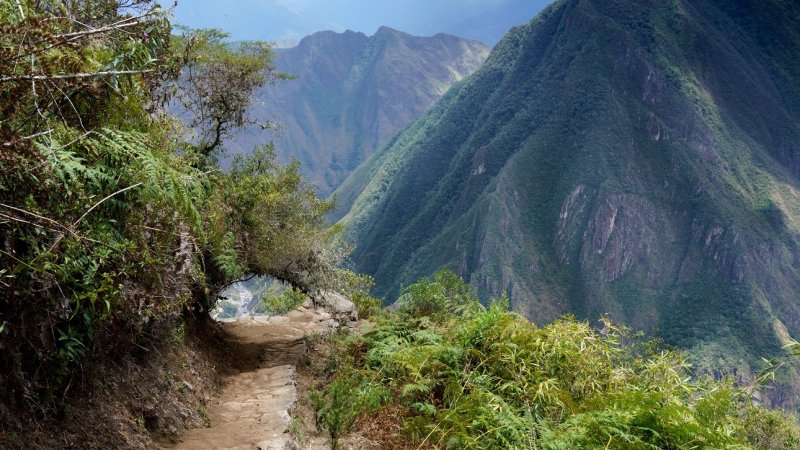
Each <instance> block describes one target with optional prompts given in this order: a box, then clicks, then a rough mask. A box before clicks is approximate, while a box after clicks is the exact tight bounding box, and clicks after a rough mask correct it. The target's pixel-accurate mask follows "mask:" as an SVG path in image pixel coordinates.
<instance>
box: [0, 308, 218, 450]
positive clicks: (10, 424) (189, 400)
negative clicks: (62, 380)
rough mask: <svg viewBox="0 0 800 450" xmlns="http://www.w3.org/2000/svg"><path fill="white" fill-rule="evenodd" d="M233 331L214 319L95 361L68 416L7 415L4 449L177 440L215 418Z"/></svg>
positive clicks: (0, 434) (1, 426)
mask: <svg viewBox="0 0 800 450" xmlns="http://www.w3.org/2000/svg"><path fill="white" fill-rule="evenodd" d="M226 336H227V334H226V333H225V332H224V331H223V330H222V329H221V328H220V327H219V325H217V324H216V323H213V322H209V323H206V324H203V325H199V326H198V328H197V329H186V328H185V327H183V326H178V327H177V328H173V329H171V330H167V331H166V332H165V336H162V337H160V338H154V339H153V343H152V344H145V345H144V346H142V347H139V348H138V350H137V351H136V352H133V353H132V354H128V355H127V356H125V357H122V358H120V359H118V360H104V361H95V362H91V363H90V364H87V365H86V366H85V371H86V372H85V373H84V375H83V377H82V378H83V380H85V381H84V384H82V385H79V386H74V387H73V389H72V390H71V396H70V398H69V399H67V401H66V406H65V407H64V410H63V416H62V417H59V418H49V419H46V420H42V419H40V418H37V417H35V416H33V415H29V414H25V413H20V412H17V413H16V414H15V416H14V419H15V420H13V421H12V420H5V419H4V420H2V421H0V448H3V449H54V448H58V449H109V448H120V449H122V448H124V449H154V448H158V447H159V445H160V443H164V442H170V441H174V440H176V439H177V436H178V433H179V432H180V430H184V429H189V428H195V427H201V426H204V425H205V424H207V423H208V415H207V411H206V405H207V404H208V403H209V402H210V401H211V398H212V397H213V395H214V394H215V392H216V391H217V388H218V386H219V383H220V377H219V376H218V368H221V367H226V366H228V365H229V364H230V363H231V359H232V358H231V357H230V356H231V354H232V352H231V350H232V349H233V347H232V346H231V345H230V344H229V342H228V340H227V338H226ZM156 343H157V344H156ZM0 407H2V405H0Z"/></svg>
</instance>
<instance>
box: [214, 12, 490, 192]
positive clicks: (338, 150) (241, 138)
mask: <svg viewBox="0 0 800 450" xmlns="http://www.w3.org/2000/svg"><path fill="white" fill-rule="evenodd" d="M488 53H489V49H488V48H487V47H486V46H484V45H483V44H480V43H478V42H474V41H468V40H465V39H460V38H456V37H453V36H448V35H444V34H439V35H436V36H433V37H424V38H423V37H415V36H411V35H408V34H405V33H402V32H399V31H396V30H392V29H390V28H387V27H382V28H380V29H379V30H378V31H377V33H375V35H373V36H370V37H367V36H366V35H364V34H362V33H355V32H352V31H347V32H344V33H334V32H332V31H323V32H319V33H315V34H313V35H311V36H308V37H306V38H304V39H303V40H302V41H300V44H299V45H298V46H297V47H294V48H291V49H286V50H282V51H280V52H279V53H278V55H277V59H276V61H275V65H276V66H277V67H278V69H279V70H280V71H282V72H284V73H288V74H292V75H296V76H297V77H298V78H297V79H296V80H291V81H286V82H281V83H280V84H279V85H277V86H268V87H266V88H264V89H262V90H260V91H259V92H257V94H256V96H257V102H256V103H257V105H256V107H255V111H254V116H255V117H259V118H260V119H262V120H267V119H270V120H274V121H277V122H279V123H281V124H282V126H283V127H282V129H281V130H280V132H279V133H278V135H277V137H276V136H274V135H272V134H270V133H262V132H261V130H260V129H258V128H256V127H254V128H251V129H247V130H245V131H243V132H242V133H240V134H239V135H238V136H237V138H236V139H235V140H234V141H233V142H231V143H229V144H228V147H229V148H230V149H231V150H233V152H234V153H236V152H246V151H249V150H250V149H251V148H252V147H253V146H254V145H256V144H262V143H266V142H268V141H270V140H274V141H275V145H276V150H277V152H278V156H279V160H281V161H284V162H288V161H290V160H291V159H292V158H297V159H298V160H299V161H300V162H301V163H302V169H301V170H302V171H303V173H304V175H305V176H306V178H307V179H308V180H309V181H311V182H313V183H315V184H316V185H317V186H318V189H319V191H320V193H321V194H323V195H327V194H328V193H330V192H331V191H332V190H333V189H334V188H336V187H338V186H339V184H340V183H341V182H342V180H343V179H344V178H345V177H346V176H347V175H349V174H350V172H352V171H353V169H355V168H356V167H357V166H358V165H359V164H360V163H361V162H362V161H364V160H365V159H367V158H368V157H369V156H370V155H371V154H372V153H373V152H374V151H375V150H376V149H378V148H380V147H381V146H383V145H384V144H385V143H386V142H387V141H388V140H389V138H390V137H391V136H393V135H394V134H396V133H397V132H398V131H399V130H401V129H402V128H404V127H405V126H406V125H408V124H409V123H410V122H411V121H412V120H414V119H416V118H417V117H419V116H420V115H421V114H422V113H424V112H425V111H426V110H427V109H428V108H429V107H430V106H431V105H432V104H433V103H434V102H435V101H436V100H437V99H439V98H440V97H441V96H442V94H444V93H445V92H446V91H447V89H448V88H449V87H450V86H451V85H452V84H453V83H455V82H457V81H459V80H461V79H462V78H464V77H465V76H466V75H468V74H470V73H472V72H473V71H475V70H476V69H477V68H478V67H479V66H480V64H481V63H482V62H483V60H484V59H485V58H486V56H487V55H488ZM348 206H349V205H348Z"/></svg>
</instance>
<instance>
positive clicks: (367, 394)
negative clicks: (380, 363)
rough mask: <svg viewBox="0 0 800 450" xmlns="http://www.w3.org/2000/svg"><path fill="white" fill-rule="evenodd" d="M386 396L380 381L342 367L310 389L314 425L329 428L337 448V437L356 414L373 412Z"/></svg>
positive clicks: (346, 428) (347, 426) (333, 444)
mask: <svg viewBox="0 0 800 450" xmlns="http://www.w3.org/2000/svg"><path fill="white" fill-rule="evenodd" d="M388 397H389V392H388V390H387V389H386V388H385V387H383V386H382V385H381V384H379V383H376V382H374V381H372V380H371V379H369V378H368V377H365V376H363V374H362V373H360V372H358V371H356V370H353V369H352V366H350V367H349V370H345V371H343V372H341V373H340V374H339V376H337V377H336V378H334V380H333V381H332V382H331V383H330V384H328V385H327V386H326V387H325V388H324V389H323V390H322V391H311V392H309V400H310V401H311V405H312V407H313V408H314V411H315V413H316V420H317V426H318V427H319V426H321V427H323V428H324V429H326V430H328V433H329V434H330V437H331V446H332V447H333V448H334V449H336V448H338V442H339V438H340V437H341V436H342V434H344V433H345V432H346V431H347V430H349V429H350V427H352V426H353V423H354V422H355V420H356V419H357V418H358V416H359V415H361V414H365V413H370V412H374V411H376V410H377V409H378V408H379V407H380V406H381V405H383V404H384V403H385V402H386V401H387V400H388Z"/></svg>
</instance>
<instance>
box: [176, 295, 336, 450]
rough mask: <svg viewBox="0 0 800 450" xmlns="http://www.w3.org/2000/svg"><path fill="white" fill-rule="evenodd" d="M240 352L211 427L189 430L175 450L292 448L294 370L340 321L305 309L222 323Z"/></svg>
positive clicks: (213, 411)
mask: <svg viewBox="0 0 800 450" xmlns="http://www.w3.org/2000/svg"><path fill="white" fill-rule="evenodd" d="M222 327H223V329H224V330H225V331H226V332H227V333H229V335H230V336H231V338H232V343H233V349H232V350H233V351H234V352H235V354H236V358H235V361H234V362H233V364H232V366H231V369H232V370H231V372H230V373H229V374H228V375H227V376H226V377H225V379H224V381H223V388H222V390H221V392H220V393H219V396H218V397H217V398H215V399H214V400H213V402H212V404H211V406H210V407H209V419H210V424H211V426H210V427H209V428H198V429H194V430H190V431H189V432H188V433H186V435H185V436H184V437H183V439H182V440H181V442H180V443H178V444H176V445H172V446H165V448H174V449H181V450H185V449H261V450H268V449H269V450H272V449H291V448H296V442H295V440H294V439H293V438H292V436H291V435H290V434H289V432H288V431H289V425H290V421H291V418H290V416H289V410H290V409H292V407H293V406H294V404H295V402H296V401H297V389H296V386H295V372H296V367H297V364H298V362H300V361H301V359H303V358H304V357H305V356H306V353H307V346H306V339H308V337H309V336H311V335H314V334H315V333H317V334H327V333H330V332H331V331H332V330H334V329H335V328H336V322H335V321H334V320H333V319H332V318H331V316H330V315H329V314H328V313H326V312H322V311H317V310H311V309H305V308H300V309H299V310H297V311H293V312H291V313H289V314H288V315H287V316H284V317H271V318H269V319H265V318H262V319H259V318H256V319H244V320H239V321H236V322H230V323H225V324H222Z"/></svg>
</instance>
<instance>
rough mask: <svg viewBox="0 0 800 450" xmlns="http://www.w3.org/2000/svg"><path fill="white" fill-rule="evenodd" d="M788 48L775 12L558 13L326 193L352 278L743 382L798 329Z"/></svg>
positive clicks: (793, 78) (750, 5)
mask: <svg viewBox="0 0 800 450" xmlns="http://www.w3.org/2000/svg"><path fill="white" fill-rule="evenodd" d="M798 54H800V4H798V3H797V2H794V1H790V0H768V1H761V2H753V1H749V0H726V1H715V0H675V1H671V2H662V1H657V0H643V1H639V2H628V1H623V0H563V1H558V2H556V3H555V4H553V5H551V6H550V7H548V8H546V9H545V10H544V11H543V12H542V13H541V14H539V15H538V16H537V17H536V18H534V19H533V20H532V21H531V22H530V23H528V24H527V25H524V26H520V27H517V28H514V29H513V30H512V31H511V32H509V34H508V35H507V36H506V37H505V38H504V39H503V40H502V41H501V42H500V43H499V44H498V45H497V46H496V47H495V49H494V50H493V52H492V54H491V55H490V56H489V58H488V59H487V61H486V63H485V64H484V65H483V66H482V67H481V69H480V70H479V71H478V72H476V73H475V74H474V75H472V76H470V77H468V78H467V79H465V80H464V81H462V82H460V83H458V84H457V85H455V86H454V87H453V88H452V89H451V90H450V91H449V92H448V93H447V94H446V95H445V96H444V97H443V98H442V99H441V100H440V101H439V102H437V104H436V105H435V106H434V107H433V108H432V109H431V110H430V111H429V112H428V113H426V114H425V115H424V116H423V117H421V118H420V119H419V120H417V121H416V122H414V123H413V124H412V125H410V126H409V127H408V128H407V129H405V130H404V131H403V132H402V133H400V134H399V135H398V136H397V137H395V138H394V139H393V140H392V142H391V144H390V145H387V146H386V147H384V148H383V149H382V150H380V151H379V152H377V153H376V154H375V155H374V156H373V157H372V158H370V160H368V161H367V162H366V163H365V164H364V165H362V166H361V167H360V168H359V169H358V170H357V171H356V172H355V173H354V174H353V175H352V176H351V178H350V179H349V180H347V181H346V182H345V183H344V184H343V186H342V187H341V188H340V189H339V191H338V194H339V195H340V196H342V197H347V196H353V197H357V200H356V201H355V203H354V205H353V207H352V209H351V210H350V212H349V213H348V214H347V216H346V217H344V219H342V223H344V224H346V225H347V226H348V229H349V231H348V233H349V235H350V238H351V239H352V240H353V241H354V242H355V243H356V244H357V249H356V250H355V252H354V254H353V255H352V261H353V265H354V266H355V268H356V269H357V270H360V271H363V272H366V273H368V274H370V275H373V276H374V277H375V278H376V283H377V284H376V293H377V294H379V295H383V296H386V298H387V300H389V301H391V300H392V299H394V298H396V296H397V295H398V290H399V286H401V285H405V284H407V283H409V282H411V281H413V280H415V279H417V277H419V276H420V275H428V274H431V273H433V272H434V271H435V270H436V269H438V268H440V267H449V268H451V269H453V270H455V271H457V272H458V273H459V274H460V275H461V276H462V277H464V278H465V279H466V280H467V281H469V282H470V283H471V284H472V285H473V286H475V287H476V288H477V289H478V290H479V291H480V293H481V295H482V297H483V298H484V299H487V298H489V297H490V296H493V295H498V294H499V293H501V292H507V293H508V294H509V296H510V300H511V304H512V307H513V309H514V310H516V311H518V312H519V313H521V314H523V315H525V316H526V317H528V318H530V319H532V320H534V321H537V322H543V321H551V320H553V319H555V318H557V317H558V316H559V315H562V314H565V313H572V314H575V315H577V316H578V317H580V318H586V319H590V320H592V319H597V318H598V317H600V316H601V315H603V314H609V315H610V316H611V317H612V318H614V319H618V320H621V321H623V322H624V323H626V324H628V325H631V326H633V327H635V328H638V329H644V330H648V331H651V332H656V333H658V335H660V336H661V337H663V338H664V339H665V340H666V341H667V342H668V343H670V344H674V345H678V346H680V347H683V348H686V349H690V350H691V351H692V353H693V354H694V355H697V360H696V364H697V366H698V367H700V368H703V367H712V366H728V367H736V366H737V365H738V366H740V368H739V369H736V372H734V373H735V374H736V375H737V376H747V375H748V369H747V367H748V363H750V364H755V363H756V362H757V357H758V356H767V355H771V354H775V353H776V352H778V351H779V349H780V348H781V346H782V345H783V344H784V343H785V342H787V339H788V336H790V335H793V336H800V59H798V58H797V55H798ZM787 401H788V400H787ZM795 401H796V399H795Z"/></svg>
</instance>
